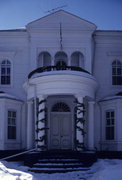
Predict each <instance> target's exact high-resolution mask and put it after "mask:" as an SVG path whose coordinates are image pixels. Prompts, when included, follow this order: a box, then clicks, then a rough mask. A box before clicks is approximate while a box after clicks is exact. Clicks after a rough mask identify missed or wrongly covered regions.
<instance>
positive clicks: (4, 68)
mask: <svg viewBox="0 0 122 180" xmlns="http://www.w3.org/2000/svg"><path fill="white" fill-rule="evenodd" d="M10 81H11V63H10V61H8V60H4V61H2V63H1V84H10Z"/></svg>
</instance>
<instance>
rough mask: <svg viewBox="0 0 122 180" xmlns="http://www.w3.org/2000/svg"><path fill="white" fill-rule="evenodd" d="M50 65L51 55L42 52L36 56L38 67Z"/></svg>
mask: <svg viewBox="0 0 122 180" xmlns="http://www.w3.org/2000/svg"><path fill="white" fill-rule="evenodd" d="M44 66H51V56H50V54H49V53H48V52H42V53H40V54H39V57H38V67H44Z"/></svg>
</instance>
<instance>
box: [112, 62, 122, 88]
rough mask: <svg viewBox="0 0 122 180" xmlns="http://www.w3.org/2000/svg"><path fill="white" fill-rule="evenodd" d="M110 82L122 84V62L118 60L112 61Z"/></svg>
mask: <svg viewBox="0 0 122 180" xmlns="http://www.w3.org/2000/svg"><path fill="white" fill-rule="evenodd" d="M112 84H113V85H122V63H121V62H120V61H118V60H115V61H113V63H112Z"/></svg>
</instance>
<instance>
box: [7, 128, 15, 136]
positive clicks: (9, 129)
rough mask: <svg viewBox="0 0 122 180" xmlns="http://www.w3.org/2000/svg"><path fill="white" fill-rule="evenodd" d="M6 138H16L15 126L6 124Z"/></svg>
mask: <svg viewBox="0 0 122 180" xmlns="http://www.w3.org/2000/svg"><path fill="white" fill-rule="evenodd" d="M8 139H16V127H14V126H13V127H12V126H8Z"/></svg>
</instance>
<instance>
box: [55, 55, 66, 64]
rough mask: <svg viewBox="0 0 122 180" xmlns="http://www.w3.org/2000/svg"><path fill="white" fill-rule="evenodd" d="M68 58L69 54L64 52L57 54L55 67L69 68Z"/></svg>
mask: <svg viewBox="0 0 122 180" xmlns="http://www.w3.org/2000/svg"><path fill="white" fill-rule="evenodd" d="M67 64H68V58H67V54H66V53H64V52H57V53H56V55H55V65H56V66H58V67H59V66H67Z"/></svg>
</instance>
